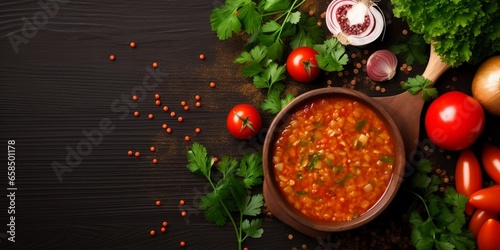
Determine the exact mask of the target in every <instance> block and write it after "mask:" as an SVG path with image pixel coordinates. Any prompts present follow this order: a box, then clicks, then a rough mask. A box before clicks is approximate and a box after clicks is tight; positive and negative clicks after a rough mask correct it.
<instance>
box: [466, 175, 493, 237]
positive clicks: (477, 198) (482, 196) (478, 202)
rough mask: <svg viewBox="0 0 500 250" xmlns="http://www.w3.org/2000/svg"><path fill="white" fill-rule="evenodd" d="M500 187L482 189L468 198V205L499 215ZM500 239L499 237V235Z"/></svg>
mask: <svg viewBox="0 0 500 250" xmlns="http://www.w3.org/2000/svg"><path fill="white" fill-rule="evenodd" d="M499 197H500V185H495V186H492V187H489V188H483V189H481V190H479V191H477V192H475V193H473V194H472V195H471V196H470V197H469V203H470V204H471V205H472V206H474V207H476V208H478V209H481V210H485V211H490V212H495V213H500V200H499V199H500V198H499ZM499 237H500V235H499Z"/></svg>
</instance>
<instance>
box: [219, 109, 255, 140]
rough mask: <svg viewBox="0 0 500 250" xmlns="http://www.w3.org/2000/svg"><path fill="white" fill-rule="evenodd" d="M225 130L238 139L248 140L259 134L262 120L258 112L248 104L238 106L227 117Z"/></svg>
mask: <svg viewBox="0 0 500 250" xmlns="http://www.w3.org/2000/svg"><path fill="white" fill-rule="evenodd" d="M226 126H227V130H228V131H229V133H230V134H231V135H233V136H234V137H236V138H238V139H250V138H252V137H253V136H255V135H256V134H257V132H259V130H260V127H261V126H262V119H261V117H260V114H259V111H258V110H257V109H256V108H254V107H253V106H252V105H250V104H238V105H236V106H234V107H233V108H232V109H231V110H230V111H229V114H228V115H227V120H226Z"/></svg>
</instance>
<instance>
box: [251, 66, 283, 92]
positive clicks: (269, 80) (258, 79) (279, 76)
mask: <svg viewBox="0 0 500 250" xmlns="http://www.w3.org/2000/svg"><path fill="white" fill-rule="evenodd" d="M285 78H286V68H285V66H284V65H278V64H277V63H275V62H272V63H271V64H269V67H267V68H266V69H264V71H263V72H262V74H260V75H256V76H254V77H253V84H254V85H255V87H257V88H259V89H270V88H272V87H273V85H275V84H276V83H279V82H281V81H283V80H285Z"/></svg>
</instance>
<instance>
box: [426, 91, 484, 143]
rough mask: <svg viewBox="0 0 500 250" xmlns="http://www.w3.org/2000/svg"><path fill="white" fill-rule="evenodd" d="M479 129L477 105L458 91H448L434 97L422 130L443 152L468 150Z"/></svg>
mask: <svg viewBox="0 0 500 250" xmlns="http://www.w3.org/2000/svg"><path fill="white" fill-rule="evenodd" d="M483 128H484V111H483V108H482V107H481V104H479V102H478V101H477V100H476V99H474V98H472V97H471V96H468V95H466V94H464V93H462V92H459V91H450V92H448V93H445V94H443V95H441V96H439V97H438V98H436V100H434V101H433V102H432V103H431V105H429V108H428V109H427V113H426V115H425V129H426V130H427V134H428V135H429V138H430V140H431V141H432V142H433V143H434V144H436V145H437V146H438V147H441V148H443V149H446V150H462V149H464V148H467V147H469V146H470V145H471V144H472V143H474V141H476V139H477V137H478V136H479V135H480V134H481V132H482V131H483Z"/></svg>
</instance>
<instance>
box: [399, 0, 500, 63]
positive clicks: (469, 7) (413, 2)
mask: <svg viewBox="0 0 500 250" xmlns="http://www.w3.org/2000/svg"><path fill="white" fill-rule="evenodd" d="M391 2H392V5H393V7H394V8H393V12H394V16H396V17H400V18H403V19H405V20H406V21H407V23H408V26H409V27H410V30H411V31H413V32H415V33H417V34H422V35H423V36H424V39H425V41H426V42H427V43H429V44H432V46H434V49H435V52H436V53H437V54H438V55H439V56H441V59H442V60H443V62H445V63H446V64H448V65H450V66H451V67H458V66H460V65H461V64H462V63H464V62H470V63H478V62H480V61H481V60H483V59H484V58H486V57H487V56H489V55H492V54H493V53H495V52H496V51H500V3H499V1H498V0H453V1H449V0H433V1H428V0H391Z"/></svg>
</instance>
